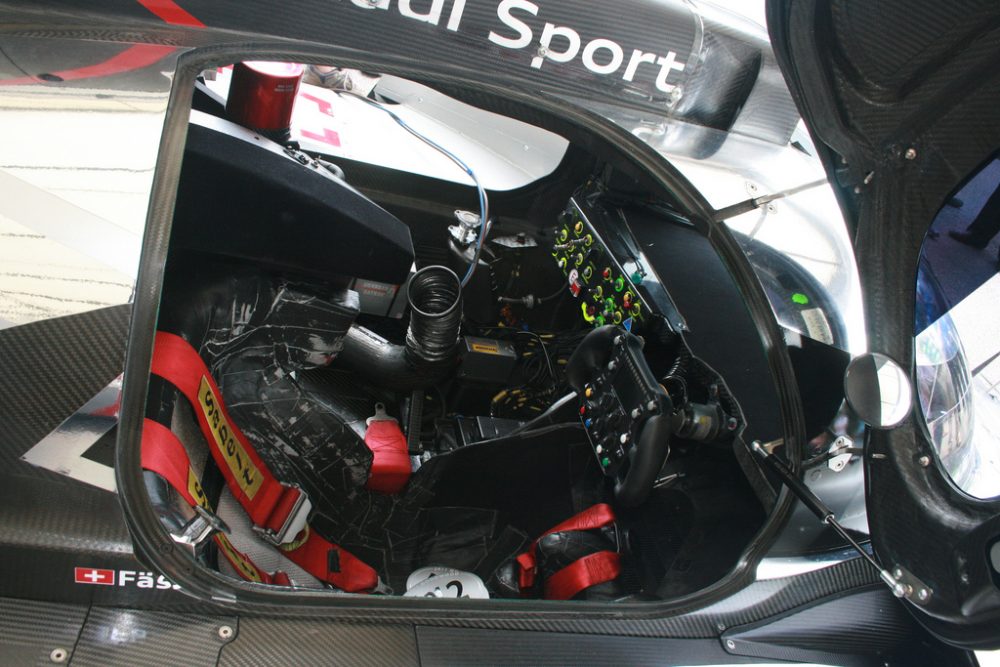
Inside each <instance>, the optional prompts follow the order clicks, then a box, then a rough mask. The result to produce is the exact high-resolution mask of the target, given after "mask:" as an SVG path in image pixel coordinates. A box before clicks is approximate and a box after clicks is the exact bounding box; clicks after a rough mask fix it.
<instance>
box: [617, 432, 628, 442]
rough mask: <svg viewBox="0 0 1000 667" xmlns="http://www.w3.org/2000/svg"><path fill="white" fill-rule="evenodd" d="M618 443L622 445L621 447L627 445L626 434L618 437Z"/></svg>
mask: <svg viewBox="0 0 1000 667" xmlns="http://www.w3.org/2000/svg"><path fill="white" fill-rule="evenodd" d="M618 442H620V443H622V444H623V445H624V444H625V443H627V442H628V433H622V434H621V435H620V436H619V437H618Z"/></svg>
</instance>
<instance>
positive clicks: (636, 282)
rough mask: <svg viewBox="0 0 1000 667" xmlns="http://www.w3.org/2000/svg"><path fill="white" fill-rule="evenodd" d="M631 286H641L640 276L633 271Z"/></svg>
mask: <svg viewBox="0 0 1000 667" xmlns="http://www.w3.org/2000/svg"><path fill="white" fill-rule="evenodd" d="M632 284H633V285H641V284H642V274H641V273H639V272H638V271H633V272H632Z"/></svg>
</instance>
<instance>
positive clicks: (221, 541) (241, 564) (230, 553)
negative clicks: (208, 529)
mask: <svg viewBox="0 0 1000 667" xmlns="http://www.w3.org/2000/svg"><path fill="white" fill-rule="evenodd" d="M215 543H216V544H218V545H219V547H220V548H221V549H222V551H223V555H225V557H226V560H228V561H229V562H230V563H232V565H233V567H235V568H236V569H237V570H239V571H240V572H241V573H242V574H243V578H244V579H248V580H250V581H256V582H257V583H261V582H263V581H264V577H263V576H261V573H260V571H259V570H258V569H257V568H256V567H254V564H253V563H251V562H250V561H249V560H247V557H246V556H244V555H243V554H241V553H240V552H239V551H237V550H236V547H234V546H233V543H232V542H230V541H229V538H227V537H226V536H225V534H223V533H216V535H215Z"/></svg>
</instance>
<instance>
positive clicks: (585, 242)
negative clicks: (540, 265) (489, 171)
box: [552, 191, 687, 332]
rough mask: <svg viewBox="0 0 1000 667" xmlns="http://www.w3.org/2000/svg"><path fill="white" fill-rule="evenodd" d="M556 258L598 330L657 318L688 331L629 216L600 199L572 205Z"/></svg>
mask: <svg viewBox="0 0 1000 667" xmlns="http://www.w3.org/2000/svg"><path fill="white" fill-rule="evenodd" d="M552 257H553V258H554V259H555V261H556V264H557V265H558V266H559V269H560V270H561V271H562V273H563V275H564V276H565V278H566V284H567V288H568V289H569V292H570V293H571V294H572V295H573V296H574V297H575V298H576V299H577V300H578V302H579V309H580V316H581V317H582V318H583V320H584V321H585V322H587V323H588V324H590V325H591V326H593V327H594V328H597V327H601V326H604V325H609V324H611V325H619V326H621V327H623V328H624V329H625V330H626V331H632V329H633V327H641V325H643V324H645V323H648V322H649V321H650V320H652V319H654V318H655V319H658V320H662V321H663V322H665V323H666V325H667V326H668V327H669V328H670V329H671V330H673V331H675V332H679V331H685V330H687V323H686V322H685V321H684V318H683V317H681V315H680V313H679V312H678V311H677V307H676V306H675V305H674V302H673V299H671V297H670V295H669V294H668V293H667V290H666V288H665V287H664V285H663V284H662V283H661V282H660V280H659V278H658V277H657V274H656V272H655V271H654V270H653V267H652V266H651V265H650V263H649V260H648V259H647V258H646V256H645V254H644V253H643V252H642V250H641V248H640V247H639V246H638V242H637V241H636V240H635V238H634V237H633V236H632V233H631V231H630V230H629V227H628V224H627V220H626V218H625V212H624V211H622V210H620V209H618V208H616V207H614V206H609V207H605V206H604V205H603V202H602V200H601V197H600V196H599V195H597V196H595V194H594V193H593V192H587V191H583V192H581V193H578V194H577V195H576V196H574V197H573V198H572V199H570V200H569V202H568V203H567V204H566V208H565V209H564V210H563V212H562V213H561V214H560V215H559V223H558V225H557V226H556V228H555V230H554V242H553V246H552Z"/></svg>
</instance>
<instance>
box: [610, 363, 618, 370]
mask: <svg viewBox="0 0 1000 667" xmlns="http://www.w3.org/2000/svg"><path fill="white" fill-rule="evenodd" d="M616 368H618V364H616V363H615V362H614V361H609V362H608V370H609V371H613V370H615V369H616Z"/></svg>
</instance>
